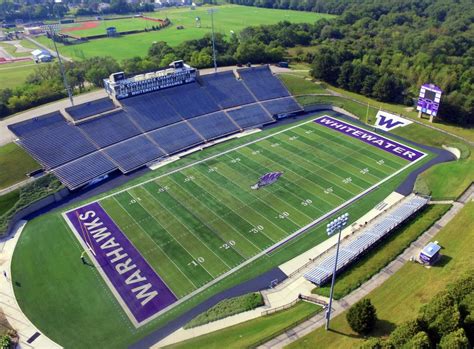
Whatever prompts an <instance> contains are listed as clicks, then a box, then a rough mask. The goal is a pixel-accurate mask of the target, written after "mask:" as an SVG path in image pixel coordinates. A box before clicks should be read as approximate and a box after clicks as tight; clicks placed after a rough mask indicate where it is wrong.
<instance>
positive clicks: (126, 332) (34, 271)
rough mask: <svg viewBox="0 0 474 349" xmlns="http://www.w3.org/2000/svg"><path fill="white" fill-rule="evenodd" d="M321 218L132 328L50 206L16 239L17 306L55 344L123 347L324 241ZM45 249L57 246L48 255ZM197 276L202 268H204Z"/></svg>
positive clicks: (366, 205) (367, 203)
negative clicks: (268, 252) (272, 249)
mask: <svg viewBox="0 0 474 349" xmlns="http://www.w3.org/2000/svg"><path fill="white" fill-rule="evenodd" d="M285 127H288V126H285V125H283V126H279V127H276V128H273V129H269V130H266V131H263V132H261V133H260V134H254V135H251V136H248V137H245V138H243V139H238V140H235V141H229V142H226V143H222V144H220V145H217V146H214V147H212V148H209V149H207V150H206V151H203V152H199V153H195V154H192V155H190V156H188V157H186V158H184V159H182V160H180V161H178V162H175V163H172V164H170V165H168V166H166V167H163V168H160V169H158V170H156V171H154V172H151V173H148V174H147V175H145V176H143V177H141V178H137V179H134V180H132V181H131V182H130V183H128V184H127V186H129V185H133V184H140V183H142V182H143V181H145V180H147V179H151V178H153V177H156V176H157V175H159V174H162V173H165V172H166V171H169V170H171V169H173V168H177V167H179V166H183V165H185V164H189V163H191V162H192V161H196V160H199V159H202V158H204V157H207V156H209V155H211V154H217V153H220V152H222V151H223V150H227V149H230V148H232V147H235V146H236V145H237V144H242V143H244V142H248V141H249V140H250V139H256V138H259V137H262V136H264V135H268V134H269V133H273V132H275V131H277V130H282V129H284V128H285ZM341 146H342V145H341ZM430 158H431V156H429V157H428V158H426V159H423V160H422V161H421V162H420V163H419V164H417V165H416V166H421V165H422V164H423V163H425V162H426V161H428V160H429V159H430ZM226 166H228V165H226ZM411 170H412V169H408V170H405V171H404V172H402V173H401V174H400V176H396V177H394V178H392V179H391V180H389V181H388V182H386V183H385V184H384V185H382V186H380V187H378V188H377V189H376V190H374V191H373V192H371V193H370V194H368V195H367V196H365V197H364V198H362V199H360V200H359V201H358V202H357V204H355V205H351V206H350V207H348V208H347V212H348V213H349V214H350V215H351V217H354V219H357V218H358V217H361V216H362V215H363V214H365V213H366V212H368V211H369V210H370V209H371V208H373V206H374V205H375V203H378V202H380V201H382V200H383V198H385V197H386V196H387V195H389V194H390V193H391V192H392V191H393V190H394V189H395V188H396V187H397V186H398V185H399V184H400V183H401V181H402V180H403V178H404V176H405V175H406V173H408V172H409V171H411ZM199 181H202V179H199ZM252 184H253V183H252ZM118 190H121V188H117V189H115V190H114V192H117V191H118ZM229 197H230V196H229ZM75 206H77V205H75ZM169 217H171V215H170V216H169ZM181 218H182V217H180V219H181ZM290 223H291V222H288V223H286V224H290ZM324 224H325V222H322V223H321V224H320V225H319V226H318V227H316V228H315V229H312V230H311V231H310V232H308V233H305V234H303V235H300V236H299V237H298V238H296V239H293V240H292V241H291V242H290V243H287V244H286V245H285V248H280V249H277V250H276V251H275V252H273V253H272V254H271V255H270V256H268V255H267V256H264V257H262V258H259V259H257V260H256V261H254V262H252V263H250V264H248V265H246V266H245V267H243V268H241V269H240V270H238V271H237V272H235V273H233V274H231V275H230V276H228V277H226V278H225V279H223V280H222V281H220V282H219V283H217V284H216V285H213V286H212V287H210V288H207V289H205V290H204V291H202V292H201V293H199V294H198V295H196V296H194V297H192V298H191V299H189V300H187V301H186V302H183V303H182V304H180V305H178V306H176V307H175V308H173V309H172V310H171V311H169V312H167V313H165V314H164V315H162V316H160V317H159V318H157V319H155V320H153V321H152V322H150V323H148V324H147V325H144V326H143V327H140V328H139V329H133V328H132V325H131V323H130V322H129V321H128V319H127V318H126V316H125V313H124V312H123V310H122V309H121V308H120V306H119V305H118V303H117V301H116V300H115V299H114V297H113V296H112V294H111V292H110V291H109V289H108V288H107V286H106V284H105V282H104V281H103V280H102V279H101V277H100V276H99V274H98V273H97V271H96V270H95V269H94V268H92V267H86V266H83V265H82V263H81V261H80V259H79V257H80V254H81V252H82V248H81V247H80V246H79V243H78V241H77V239H76V238H75V237H74V235H73V233H72V232H71V231H70V230H69V229H68V228H67V226H66V224H65V221H64V219H63V217H62V216H61V215H60V212H51V213H48V214H46V215H44V216H41V217H39V218H36V219H34V220H32V221H30V222H29V223H28V224H27V226H26V227H25V230H24V231H23V233H22V236H21V237H20V241H19V244H18V246H17V249H16V250H15V254H14V257H13V261H12V277H13V280H14V284H15V287H14V289H15V294H16V296H17V298H18V302H19V304H20V306H21V308H22V310H23V311H24V312H25V314H26V315H27V316H28V317H29V318H30V319H31V320H32V321H33V323H34V324H35V325H36V326H38V328H39V329H40V330H41V331H42V332H43V333H45V334H46V335H47V336H49V337H50V338H52V339H53V340H55V341H57V342H58V343H60V344H61V345H63V346H65V347H68V348H83V347H90V346H96V347H101V348H123V347H126V346H128V345H130V344H132V343H134V342H136V341H137V340H138V339H140V338H143V337H144V336H145V335H146V334H148V333H150V332H151V331H153V330H154V329H156V328H158V327H160V326H163V325H164V324H166V323H168V322H169V321H171V320H172V319H174V318H176V317H177V316H179V315H180V314H182V313H183V312H184V311H186V310H189V309H191V308H193V307H195V306H196V305H197V304H199V303H200V302H202V301H204V300H205V299H208V298H209V297H211V296H212V295H214V294H217V293H219V292H221V291H223V290H225V289H227V288H229V287H231V286H234V285H237V284H240V283H242V282H243V281H246V280H249V279H252V278H254V277H256V276H258V275H260V274H262V273H264V272H266V271H268V270H270V269H272V268H274V267H275V266H277V265H279V264H281V263H283V262H285V261H287V260H288V259H290V258H292V257H294V256H296V255H299V254H301V253H302V252H304V251H306V250H308V249H309V248H311V247H313V246H315V245H317V244H319V243H321V242H322V241H324V239H326V234H325V229H324V227H325V225H324ZM51 251H58V252H57V253H51ZM203 275H206V274H204V273H203ZM71 323H74V326H70V324H71Z"/></svg>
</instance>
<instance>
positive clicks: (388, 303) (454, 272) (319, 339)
mask: <svg viewBox="0 0 474 349" xmlns="http://www.w3.org/2000/svg"><path fill="white" fill-rule="evenodd" d="M433 240H437V241H439V243H440V245H441V246H442V250H441V254H442V255H443V258H442V260H441V261H440V263H439V264H438V265H436V266H434V267H432V268H429V269H427V268H424V267H423V266H421V265H419V264H416V263H410V262H408V263H407V264H406V265H405V266H403V267H402V268H401V269H400V270H399V271H398V272H396V273H395V274H394V275H392V277H390V278H389V279H388V280H387V281H386V282H385V283H384V284H382V285H381V286H380V287H378V288H377V289H375V290H374V291H372V292H371V293H370V294H369V295H368V298H370V300H371V301H372V304H374V306H375V308H376V309H377V316H378V318H379V322H378V325H377V327H376V330H375V332H374V333H373V335H374V336H386V335H388V334H389V333H390V332H391V331H392V330H393V328H394V325H398V324H400V323H402V322H404V321H406V320H411V319H414V318H415V317H416V316H417V314H418V310H419V309H420V307H421V306H422V305H423V304H426V303H427V302H428V301H429V300H430V299H431V298H432V297H433V296H434V295H435V294H436V293H438V292H439V291H441V290H443V289H444V288H445V287H446V285H447V284H449V283H451V282H453V281H455V280H456V279H457V278H459V277H460V276H462V275H464V274H465V273H466V272H467V271H468V270H470V269H472V268H474V249H473V248H472V241H474V202H470V203H468V204H467V205H466V206H465V207H464V208H463V209H462V211H461V212H460V213H459V214H458V215H457V216H456V217H455V218H454V219H453V220H452V221H451V222H450V223H449V224H448V225H447V226H446V227H445V228H443V229H442V230H441V231H440V232H439V233H438V234H437V235H436V237H434V238H433ZM345 316H346V312H344V313H342V314H341V315H339V316H337V317H335V318H334V319H333V320H332V321H331V328H332V331H330V332H327V331H325V330H324V328H319V329H317V330H316V331H314V332H312V333H310V334H309V335H307V336H304V337H302V338H300V339H298V340H297V341H295V342H293V343H292V344H291V345H289V346H288V347H287V348H295V349H296V348H298V349H300V348H338V349H339V348H354V347H357V346H358V345H360V344H361V343H362V342H363V340H364V339H363V338H361V337H360V336H358V335H357V334H355V333H353V332H352V331H351V329H350V328H349V325H348V324H347V322H346V319H345Z"/></svg>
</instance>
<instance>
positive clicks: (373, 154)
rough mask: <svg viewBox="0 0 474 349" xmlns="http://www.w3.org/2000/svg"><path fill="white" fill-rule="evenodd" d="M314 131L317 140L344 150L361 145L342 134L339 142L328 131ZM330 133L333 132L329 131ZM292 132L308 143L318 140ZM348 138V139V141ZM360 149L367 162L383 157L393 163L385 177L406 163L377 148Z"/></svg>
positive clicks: (362, 147)
mask: <svg viewBox="0 0 474 349" xmlns="http://www.w3.org/2000/svg"><path fill="white" fill-rule="evenodd" d="M314 131H315V136H316V138H317V139H318V140H320V141H321V142H323V141H324V142H330V143H334V144H336V145H337V146H338V147H341V146H342V147H343V148H344V149H348V150H353V149H354V147H358V144H359V143H360V142H358V141H357V140H355V139H351V138H349V137H343V136H344V135H342V134H341V135H339V134H337V136H339V137H335V138H336V139H337V140H334V139H331V134H330V133H328V132H326V131H324V132H318V131H319V129H318V130H316V129H315V130H314ZM329 131H331V130H329ZM292 132H294V133H296V134H298V135H300V137H301V138H303V139H305V140H306V141H308V142H315V141H316V140H312V139H310V138H308V137H307V136H306V135H304V134H301V133H300V132H299V130H295V131H292ZM346 138H347V139H346ZM346 140H347V141H348V143H349V144H350V146H349V145H347V144H345V142H344V141H346ZM366 145H367V144H366ZM358 148H359V149H360V150H363V152H361V153H360V156H361V157H364V158H366V159H367V160H369V161H370V163H373V162H374V161H377V159H380V158H381V157H382V158H383V159H385V160H387V161H390V162H391V163H393V164H394V166H389V165H387V167H389V168H390V171H388V172H387V173H385V175H388V174H390V173H391V172H392V171H394V170H397V169H398V168H400V166H403V165H404V164H405V163H406V162H405V161H404V160H400V163H398V161H399V159H398V158H396V160H397V161H394V160H395V157H394V156H393V155H392V154H390V153H387V152H380V151H378V149H376V148H374V147H364V146H360V147H358ZM335 149H336V148H335ZM337 151H338V152H341V150H339V149H338V148H337ZM365 152H367V153H369V154H370V155H369V154H366V153H365ZM376 158H377V159H376ZM372 167H374V166H372ZM374 168H376V167H374ZM379 170H380V171H382V170H381V169H379Z"/></svg>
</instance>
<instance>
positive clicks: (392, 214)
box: [304, 195, 429, 286]
mask: <svg viewBox="0 0 474 349" xmlns="http://www.w3.org/2000/svg"><path fill="white" fill-rule="evenodd" d="M428 201H429V199H428V198H425V197H421V196H416V195H414V196H410V197H408V198H407V199H405V200H404V201H402V202H401V203H400V204H398V205H397V206H396V207H395V208H393V209H391V210H390V211H389V212H388V213H387V214H382V216H380V217H378V218H376V219H375V221H374V222H373V224H371V225H370V226H369V227H368V228H367V229H364V230H363V231H362V232H361V233H360V234H358V235H357V237H356V238H354V239H351V240H349V241H346V242H342V243H341V246H340V249H339V257H338V260H337V271H339V270H341V269H343V268H344V267H346V266H347V265H348V264H350V263H352V262H353V261H354V260H356V259H357V258H358V257H359V256H360V255H361V254H362V253H363V252H365V251H366V250H367V249H369V248H370V247H371V246H373V245H374V244H376V243H377V242H378V241H380V240H381V239H382V238H384V237H385V236H386V235H387V234H389V233H390V232H391V231H392V230H393V229H395V228H396V227H397V226H398V225H400V224H401V223H402V222H404V221H405V220H406V219H408V218H409V217H410V216H411V215H413V214H414V213H415V212H416V211H418V210H419V209H421V208H422V207H423V206H425V205H426V204H427V203H428ZM335 258H336V256H335V253H334V254H331V256H329V257H326V258H324V259H323V260H322V261H321V262H320V263H318V265H317V266H316V267H315V268H313V269H312V270H311V271H309V272H307V273H306V274H305V275H304V277H305V278H306V279H307V280H308V281H311V282H313V283H315V284H316V285H318V286H320V285H322V284H324V283H325V282H326V281H328V280H329V278H331V277H332V273H333V269H334V262H335Z"/></svg>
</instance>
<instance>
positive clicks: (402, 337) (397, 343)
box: [389, 321, 421, 348]
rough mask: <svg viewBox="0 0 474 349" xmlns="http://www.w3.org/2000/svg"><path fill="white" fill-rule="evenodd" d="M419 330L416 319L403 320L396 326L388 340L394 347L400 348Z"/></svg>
mask: <svg viewBox="0 0 474 349" xmlns="http://www.w3.org/2000/svg"><path fill="white" fill-rule="evenodd" d="M420 330H421V328H420V325H419V323H418V321H407V322H404V323H402V324H400V325H399V326H397V328H396V329H395V330H394V331H393V332H392V333H391V334H390V337H389V341H390V343H391V344H392V345H393V346H394V347H395V348H401V347H402V346H403V345H404V344H405V343H407V342H409V341H410V340H411V339H412V338H413V336H415V334H417V333H418V332H419V331H420Z"/></svg>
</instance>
